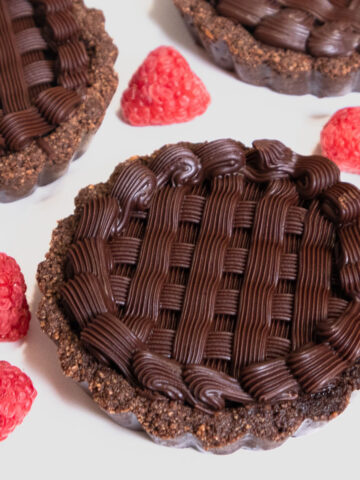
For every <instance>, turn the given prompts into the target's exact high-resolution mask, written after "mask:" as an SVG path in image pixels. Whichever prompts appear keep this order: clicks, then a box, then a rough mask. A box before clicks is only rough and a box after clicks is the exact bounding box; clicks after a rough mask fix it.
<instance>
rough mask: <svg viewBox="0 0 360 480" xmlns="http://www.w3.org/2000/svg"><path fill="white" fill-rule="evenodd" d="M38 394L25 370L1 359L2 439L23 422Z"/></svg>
mask: <svg viewBox="0 0 360 480" xmlns="http://www.w3.org/2000/svg"><path fill="white" fill-rule="evenodd" d="M36 395H37V393H36V390H35V388H34V386H33V384H32V382H31V380H30V378H29V377H28V376H27V375H26V374H25V373H24V372H22V371H21V370H20V369H19V368H17V367H14V366H13V365H10V363H8V362H5V361H0V441H2V440H5V438H6V437H7V436H8V435H9V433H11V432H12V431H13V430H14V428H15V427H17V426H18V425H20V423H22V421H23V420H24V418H25V416H26V415H27V413H28V412H29V410H30V408H31V405H32V403H33V401H34V399H35V397H36Z"/></svg>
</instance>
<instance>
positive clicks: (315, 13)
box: [210, 0, 360, 57]
mask: <svg viewBox="0 0 360 480" xmlns="http://www.w3.org/2000/svg"><path fill="white" fill-rule="evenodd" d="M210 3H213V2H210ZM217 10H218V12H219V13H220V14H221V15H224V16H226V17H230V18H232V19H234V20H235V21H237V22H240V23H241V24H242V25H244V26H246V27H248V28H250V29H251V30H252V31H253V33H254V36H255V38H256V39H257V40H260V41H261V42H263V43H265V44H268V45H271V46H275V47H281V48H289V49H291V50H297V51H301V52H306V51H307V52H309V53H311V54H312V55H314V56H315V57H320V56H347V55H351V54H352V53H354V52H356V51H357V50H359V47H360V1H359V0H260V1H253V0H219V2H217Z"/></svg>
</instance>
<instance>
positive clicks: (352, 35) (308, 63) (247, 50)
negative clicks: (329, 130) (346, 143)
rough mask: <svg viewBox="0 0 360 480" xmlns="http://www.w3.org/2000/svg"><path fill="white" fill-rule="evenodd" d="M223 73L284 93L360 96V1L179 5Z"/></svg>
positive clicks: (229, 0) (196, 1) (213, 0)
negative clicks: (351, 93) (359, 94)
mask: <svg viewBox="0 0 360 480" xmlns="http://www.w3.org/2000/svg"><path fill="white" fill-rule="evenodd" d="M174 2H175V4H176V6H177V7H178V8H179V10H180V13H181V14H182V16H183V17H184V20H185V22H186V24H187V26H188V28H189V30H190V32H191V33H192V34H193V36H194V37H195V39H196V41H197V42H198V43H200V44H201V45H202V46H203V47H204V48H205V49H206V50H207V51H208V53H209V54H210V56H211V57H212V58H213V59H214V60H215V62H216V63H218V64H219V65H220V66H222V67H224V68H226V69H229V70H234V71H235V72H236V74H237V75H238V77H239V78H240V79H241V80H243V81H245V82H247V83H252V84H255V85H263V86H267V87H269V88H271V89H273V90H276V91H279V92H281V93H288V94H292V95H294V94H295V95H303V94H305V93H312V94H314V95H317V96H320V97H323V96H333V95H343V94H345V93H348V92H350V91H360V74H359V72H360V2H359V0H257V1H253V0H174Z"/></svg>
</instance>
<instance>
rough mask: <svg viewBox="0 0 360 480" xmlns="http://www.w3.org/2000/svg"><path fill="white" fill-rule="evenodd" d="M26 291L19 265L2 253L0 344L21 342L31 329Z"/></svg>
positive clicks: (0, 254)
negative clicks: (3, 342) (2, 342)
mask: <svg viewBox="0 0 360 480" xmlns="http://www.w3.org/2000/svg"><path fill="white" fill-rule="evenodd" d="M25 291H26V285H25V280H24V276H23V274H22V273H21V271H20V267H19V265H18V264H17V263H16V261H15V260H14V259H13V258H12V257H9V256H7V255H6V254H5V253H0V342H1V341H16V340H19V338H22V337H23V336H24V335H26V333H27V331H28V329H29V322H30V312H29V306H28V304H27V301H26V297H25Z"/></svg>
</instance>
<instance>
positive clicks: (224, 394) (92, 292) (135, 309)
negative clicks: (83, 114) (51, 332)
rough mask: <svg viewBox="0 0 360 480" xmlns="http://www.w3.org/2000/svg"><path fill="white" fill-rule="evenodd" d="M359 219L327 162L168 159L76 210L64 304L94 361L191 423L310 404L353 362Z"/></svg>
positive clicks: (147, 164) (236, 156) (220, 144)
mask: <svg viewBox="0 0 360 480" xmlns="http://www.w3.org/2000/svg"><path fill="white" fill-rule="evenodd" d="M359 215H360V192H359V191H358V189H357V188H356V187H354V186H353V185H350V184H346V183H342V182H340V181H339V170H338V168H337V167H336V165H335V164H333V163H332V162H331V161H330V160H327V159H325V158H323V157H320V156H312V157H304V156H300V155H297V154H295V153H294V152H292V151H291V150H290V149H288V148H287V147H285V146H284V145H283V144H281V143H280V142H277V141H270V140H260V141H256V142H254V144H253V148H251V149H246V148H245V147H244V146H243V145H241V144H240V143H237V142H235V141H233V140H218V141H214V142H210V143H204V144H196V145H191V144H178V145H172V146H167V147H164V148H163V149H162V150H160V151H159V152H157V153H156V154H155V155H154V156H153V157H151V158H150V159H149V160H146V161H144V160H141V159H136V160H132V161H130V162H128V163H127V164H125V165H124V166H123V168H122V169H121V171H120V173H119V174H118V176H117V178H116V179H115V183H114V186H113V188H112V192H111V194H110V195H108V196H103V197H100V198H97V199H95V200H91V201H89V202H88V203H86V204H85V205H84V207H83V210H82V213H81V216H80V218H79V221H78V225H77V230H76V233H75V238H74V243H73V244H72V245H71V247H70V248H69V252H68V261H67V264H66V268H67V275H68V277H69V280H68V281H67V282H66V283H64V284H63V286H62V287H61V296H62V305H63V307H64V309H65V312H66V313H67V315H68V316H69V318H71V320H72V321H73V322H74V325H76V326H77V328H78V329H79V330H80V332H81V340H82V342H83V344H84V345H85V346H86V348H88V350H89V351H90V352H91V353H92V354H94V355H95V356H96V357H97V358H98V359H99V360H101V361H103V362H106V363H109V364H110V365H115V367H116V368H117V369H119V370H120V371H121V372H122V373H123V374H124V376H125V377H126V378H127V379H128V380H129V381H131V382H133V383H134V384H137V385H140V386H141V387H143V388H144V389H147V390H151V391H153V392H157V393H162V394H165V395H167V396H168V397H170V398H171V399H174V400H179V401H182V402H187V403H190V404H192V405H194V406H195V407H197V408H201V409H203V410H206V411H213V410H220V409H222V408H224V407H225V406H226V405H227V404H229V403H240V404H247V403H251V402H276V401H280V400H284V399H287V400H291V399H295V398H296V397H297V395H298V394H299V392H308V393H315V392H319V391H321V390H322V389H323V388H324V387H325V386H327V385H328V384H329V383H330V382H332V381H333V380H334V379H335V378H337V377H338V376H339V375H340V374H341V373H342V372H343V371H344V370H345V369H346V368H348V367H349V366H351V365H352V364H353V363H354V362H355V361H356V360H357V359H358V358H359V356H360V323H359V314H360V303H359V301H358V298H359V293H360V274H359V272H360V267H359V265H360V263H359V259H360V249H359V247H358V245H359V238H360V230H359V218H360V217H359Z"/></svg>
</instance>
